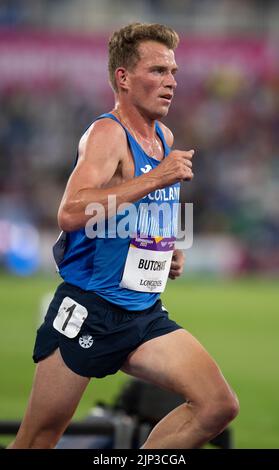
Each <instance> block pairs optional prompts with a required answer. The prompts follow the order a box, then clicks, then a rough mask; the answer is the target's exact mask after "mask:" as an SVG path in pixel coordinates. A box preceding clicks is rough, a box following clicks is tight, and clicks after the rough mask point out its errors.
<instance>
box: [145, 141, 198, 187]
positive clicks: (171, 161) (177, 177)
mask: <svg viewBox="0 0 279 470" xmlns="http://www.w3.org/2000/svg"><path fill="white" fill-rule="evenodd" d="M194 153H195V151H194V150H188V151H184V150H172V152H170V154H169V155H168V156H167V157H166V158H164V160H162V161H161V163H160V164H159V165H158V166H157V168H155V169H154V170H153V171H152V173H153V176H155V173H156V177H157V178H158V183H159V186H158V188H164V187H166V186H171V185H172V184H174V183H178V182H181V181H190V180H191V179H192V178H193V176H194V174H193V172H192V157H193V155H194ZM150 173H151V172H150Z"/></svg>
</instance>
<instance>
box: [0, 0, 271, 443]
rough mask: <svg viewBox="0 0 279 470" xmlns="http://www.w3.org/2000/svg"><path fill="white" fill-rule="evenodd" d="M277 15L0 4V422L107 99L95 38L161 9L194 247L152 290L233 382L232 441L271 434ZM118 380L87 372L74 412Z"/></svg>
mask: <svg viewBox="0 0 279 470" xmlns="http://www.w3.org/2000/svg"><path fill="white" fill-rule="evenodd" d="M278 20H279V5H278V2H276V1H271V0H269V1H268V0H266V1H260V0H243V1H239V0H224V1H214V0H199V1H194V0H185V1H178V0H172V2H167V1H166V0H156V1H155V0H145V1H143V0H142V1H137V2H131V1H129V2H128V1H126V0H115V1H112V0H106V1H97V0H90V1H89V0H82V1H81V0H80V1H79V2H74V1H72V0H67V1H65V0H56V1H52V0H38V1H33V0H25V1H19V0H12V1H1V2H0V299H1V332H0V338H1V339H0V354H1V362H0V364H1V388H0V420H2V419H15V418H17V419H20V418H21V417H22V415H23V412H24V408H25V405H26V400H27V397H28V393H29V390H30V385H31V379H32V375H33V370H34V366H33V364H32V360H31V354H32V347H33V340H34V335H35V331H36V328H37V326H38V323H39V321H40V318H41V316H42V315H43V312H44V309H45V305H46V302H47V298H48V296H49V295H50V293H51V292H52V291H53V290H54V288H55V287H56V286H57V284H58V283H59V278H58V277H57V276H56V274H55V267H54V263H53V261H52V256H51V246H52V244H53V242H54V241H55V239H56V237H57V235H58V228H57V225H56V212H57V208H58V204H59V200H60V198H61V196H62V193H63V188H64V185H65V182H66V180H67V178H68V176H69V173H70V171H71V168H72V164H73V162H74V157H75V152H76V146H77V142H78V139H79V137H80V135H81V133H82V131H83V129H84V128H85V127H86V126H87V125H88V124H89V123H90V122H91V121H92V120H93V119H94V117H95V116H97V115H98V114H100V113H101V112H104V111H106V110H109V109H110V108H111V106H112V104H113V95H112V92H111V89H110V87H109V86H108V84H107V80H106V79H107V71H106V60H107V56H106V42H107V40H108V37H109V35H110V33H111V32H112V31H113V30H114V29H115V28H117V27H120V26H121V25H124V24H126V23H128V22H131V21H148V22H163V23H166V24H169V25H170V26H172V27H174V28H176V29H177V30H178V32H179V33H180V36H181V44H180V46H179V48H178V50H177V62H178V64H179V66H180V71H179V74H178V89H177V93H176V98H175V100H174V103H173V107H172V109H171V112H170V114H169V116H168V117H167V119H166V123H167V124H168V125H170V127H171V128H172V129H173V131H174V133H175V136H176V139H175V147H176V148H187V149H190V148H195V149H196V155H195V178H194V180H193V182H192V183H191V184H185V185H184V187H183V191H182V194H183V200H185V201H187V202H193V204H194V245H193V247H192V248H191V249H190V250H188V251H187V252H186V260H187V261H186V268H185V274H184V277H183V279H182V280H179V281H176V282H169V286H168V288H167V291H166V293H165V294H164V296H163V297H164V300H165V303H166V305H167V307H168V308H169V310H170V311H171V312H172V313H171V314H172V316H173V318H174V319H175V320H177V321H178V322H180V323H181V324H182V325H183V326H185V328H187V329H189V330H190V331H191V332H192V333H193V334H194V335H195V336H196V337H197V338H198V339H199V340H200V341H201V342H202V343H203V344H204V345H205V346H206V348H207V349H208V350H209V352H210V353H211V354H212V355H213V356H214V358H215V359H216V360H217V362H218V363H219V364H220V366H221V368H222V370H223V372H224V374H225V376H226V377H227V378H228V380H229V381H230V382H231V384H232V386H233V387H234V389H235V390H236V392H237V393H238V395H239V398H240V403H241V412H240V415H239V417H238V418H237V419H236V421H235V423H234V424H233V426H232V427H233V431H234V438H235V445H236V447H239V448H278V447H279V404H278V388H279V378H278V363H279V352H278V329H279V319H278V304H279V302H278V300H279V295H278V277H279V217H278V215H279V204H278V199H279V185H278V176H279V159H278V136H279V120H278V108H279V100H278V96H279V95H278V91H279V66H278V65H279V62H278V31H277V30H276V27H277V26H276V25H278V24H279V22H278ZM125 380H126V378H125V376H124V374H122V373H119V374H117V375H116V376H114V377H108V378H106V379H103V380H101V381H96V380H95V381H94V380H93V381H92V383H91V385H90V386H89V388H88V390H87V392H86V394H85V396H84V398H83V400H82V402H81V404H80V407H79V409H78V411H77V413H76V415H75V418H76V419H78V418H81V417H83V416H86V414H87V412H88V410H89V408H90V407H91V406H92V405H93V404H94V403H96V402H97V401H98V400H104V401H108V402H112V401H113V399H114V397H115V395H116V394H117V393H118V391H119V388H120V386H121V384H123V382H124V381H125ZM3 439H4V438H2V441H1V436H0V442H4V441H5V439H4V440H3Z"/></svg>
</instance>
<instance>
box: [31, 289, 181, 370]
mask: <svg viewBox="0 0 279 470" xmlns="http://www.w3.org/2000/svg"><path fill="white" fill-rule="evenodd" d="M180 328H182V327H181V326H179V325H178V324H177V323H175V322H174V321H172V320H170V319H169V317H168V312H167V311H166V309H165V308H164V307H163V306H162V302H161V300H160V299H159V300H157V301H156V303H155V304H154V305H153V306H152V307H149V308H147V309H145V310H141V311H129V310H125V309H123V308H122V307H118V306H117V305H115V304H112V303H111V302H108V301H107V300H105V299H103V298H102V297H99V296H98V295H97V294H95V293H94V292H91V291H85V290H83V289H80V288H79V287H76V286H73V285H71V284H68V283H65V282H63V283H62V284H60V285H59V286H58V288H57V290H56V292H55V295H54V298H53V300H52V301H51V303H50V305H49V308H48V311H47V314H46V316H45V319H44V323H43V324H42V325H41V327H40V328H39V329H38V331H37V337H36V342H35V347H34V353H33V359H34V362H39V361H40V360H42V359H44V358H45V357H47V356H49V355H50V354H51V353H52V352H53V351H54V350H55V349H57V348H59V349H60V353H61V355H62V357H63V360H64V362H65V364H66V365H67V366H68V367H69V368H70V369H71V370H72V371H74V372H75V373H77V374H79V375H81V376H84V377H98V378H101V377H105V376H106V375H110V374H115V373H116V372H117V371H118V370H119V369H120V368H121V367H122V366H123V364H124V362H125V360H126V358H127V357H128V355H129V354H130V353H131V352H132V351H134V350H135V349H136V348H137V347H138V346H140V345H141V344H142V343H144V342H145V341H148V340H150V339H152V338H156V337H157V336H161V335H164V334H167V333H170V332H171V331H175V330H177V329H180Z"/></svg>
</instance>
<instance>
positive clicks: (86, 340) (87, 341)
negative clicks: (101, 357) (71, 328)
mask: <svg viewBox="0 0 279 470" xmlns="http://www.w3.org/2000/svg"><path fill="white" fill-rule="evenodd" d="M78 342H79V344H80V346H81V347H82V348H84V349H87V348H91V346H92V344H93V343H94V339H93V338H92V336H90V335H83V336H81V337H80V338H79V340H78Z"/></svg>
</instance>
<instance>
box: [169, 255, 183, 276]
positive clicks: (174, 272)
mask: <svg viewBox="0 0 279 470" xmlns="http://www.w3.org/2000/svg"><path fill="white" fill-rule="evenodd" d="M184 262H185V255H184V253H183V251H182V250H174V252H173V255H172V260H171V267H170V272H169V278H170V279H176V278H177V277H178V276H181V274H182V273H183V266H184Z"/></svg>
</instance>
